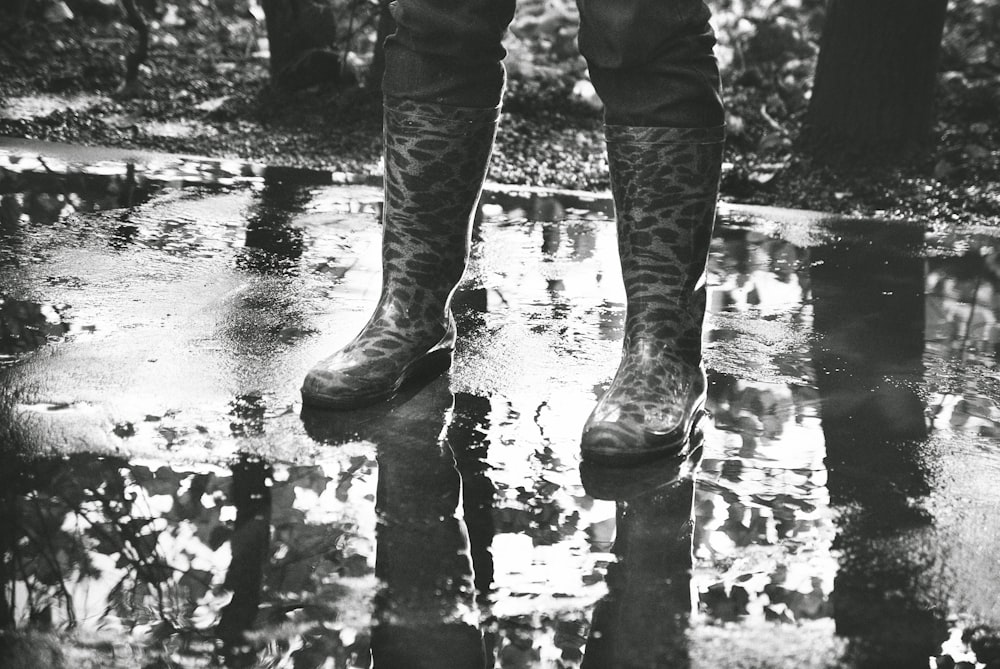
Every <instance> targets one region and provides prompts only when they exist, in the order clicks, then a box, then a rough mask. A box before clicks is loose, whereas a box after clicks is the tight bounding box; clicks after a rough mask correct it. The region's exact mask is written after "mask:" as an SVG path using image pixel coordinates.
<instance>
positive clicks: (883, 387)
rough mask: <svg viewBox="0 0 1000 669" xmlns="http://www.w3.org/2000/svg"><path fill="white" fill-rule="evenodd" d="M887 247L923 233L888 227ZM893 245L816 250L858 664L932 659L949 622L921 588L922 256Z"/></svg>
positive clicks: (820, 357) (823, 362) (844, 624)
mask: <svg viewBox="0 0 1000 669" xmlns="http://www.w3.org/2000/svg"><path fill="white" fill-rule="evenodd" d="M890 232H891V233H892V234H893V235H894V237H893V240H892V242H891V244H892V245H893V246H899V247H903V248H905V247H906V246H907V244H908V243H910V244H915V243H919V241H920V239H921V238H922V235H923V231H922V230H921V229H919V228H904V227H902V226H900V227H899V228H898V229H895V228H894V229H892V230H891V231H890ZM888 247H889V246H888V245H885V246H881V245H875V246H874V248H875V249H878V250H877V251H872V250H871V248H872V247H871V246H869V245H867V244H865V245H863V244H849V243H844V244H834V245H831V246H828V247H824V248H821V249H817V250H816V251H815V256H814V257H815V259H816V261H817V262H816V263H815V265H814V267H813V270H812V277H813V292H814V296H815V321H814V322H815V330H816V333H817V335H818V337H817V340H816V345H815V347H814V351H813V359H814V364H815V367H816V376H817V385H818V388H819V392H820V397H821V401H822V416H823V419H822V420H823V433H824V435H825V437H826V444H827V463H828V467H829V489H830V496H831V501H832V503H833V504H834V505H835V506H836V507H838V508H839V509H840V510H841V515H840V518H839V520H838V525H839V533H838V537H837V542H836V548H838V549H839V550H840V555H841V557H840V571H839V572H838V575H837V579H836V582H835V592H834V597H835V599H834V617H835V620H836V624H837V632H838V634H840V635H842V636H845V637H847V638H849V639H850V641H851V645H850V654H851V656H852V659H853V661H854V662H855V664H856V666H858V667H860V668H863V667H879V668H891V667H901V668H902V667H914V666H921V665H925V664H926V663H927V658H928V657H929V656H931V655H933V654H934V653H935V651H936V649H937V647H938V644H939V643H940V642H941V640H943V639H944V637H945V635H946V633H947V630H946V627H945V624H944V620H943V617H944V613H943V612H942V611H940V610H937V609H936V608H935V606H936V603H935V602H934V601H933V600H932V601H927V600H926V599H925V594H924V587H923V586H924V585H925V581H926V580H927V579H928V578H929V577H928V576H927V572H928V571H929V570H931V569H933V566H932V565H930V564H927V563H925V561H924V560H923V559H922V557H921V555H920V553H919V552H918V551H914V550H913V547H914V546H917V545H920V542H921V541H926V540H928V537H927V535H928V534H929V532H930V529H931V528H930V518H929V517H928V515H927V513H926V512H925V511H924V510H923V509H922V508H921V506H920V504H919V500H920V499H921V498H922V497H924V496H926V495H927V494H928V493H929V490H930V488H929V485H928V480H927V476H928V474H927V463H925V462H924V461H923V459H922V457H921V443H922V441H923V440H924V439H925V438H926V436H927V426H926V422H925V417H924V406H923V403H922V401H921V399H920V397H919V396H918V395H917V394H916V393H915V392H914V390H912V389H911V388H913V387H916V385H917V384H918V383H919V382H920V381H921V380H922V375H923V363H922V356H923V349H924V340H923V339H924V338H923V332H924V294H923V260H921V259H919V258H900V257H893V256H888V257H887V256H886V255H885V251H884V250H883V249H885V248H888Z"/></svg>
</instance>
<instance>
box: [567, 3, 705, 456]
mask: <svg viewBox="0 0 1000 669" xmlns="http://www.w3.org/2000/svg"><path fill="white" fill-rule="evenodd" d="M578 4H579V7H580V14H581V27H580V50H581V52H582V53H583V55H584V57H585V58H586V59H587V62H588V66H589V69H590V74H591V79H592V80H593V83H594V86H595V88H596V89H597V92H598V94H599V95H600V96H601V98H602V100H603V101H604V104H605V124H606V125H605V133H606V139H607V149H608V165H609V168H610V171H611V187H612V194H613V196H614V200H615V209H616V214H617V218H618V244H619V254H620V257H621V264H622V275H623V278H624V281H625V292H626V296H627V300H628V309H627V314H626V319H625V340H624V342H623V354H622V360H621V364H620V366H619V368H618V372H617V374H616V375H615V378H614V380H613V381H612V383H611V386H610V388H609V389H608V391H607V392H606V393H605V394H604V396H603V397H602V398H601V400H600V401H599V402H598V404H597V406H596V407H595V409H594V411H593V413H592V414H591V416H590V418H589V419H588V420H587V423H586V425H585V426H584V433H583V440H582V444H581V447H582V452H583V456H584V457H585V458H587V459H590V460H596V461H606V462H611V463H630V462H635V461H641V460H642V459H644V458H650V457H656V456H661V455H666V454H670V453H673V452H677V451H681V450H683V449H684V447H685V445H686V444H687V443H688V439H689V435H690V432H691V430H692V428H693V426H694V424H695V423H696V422H697V420H698V418H699V417H700V414H701V408H702V405H703V403H704V395H705V385H706V381H705V372H704V368H703V366H702V363H701V328H702V322H703V320H704V314H705V279H704V273H705V263H706V260H707V257H708V247H709V242H710V240H711V235H712V227H713V224H714V219H715V204H716V197H717V195H718V186H719V174H720V167H721V163H722V142H723V136H724V129H723V120H724V116H723V108H722V100H721V96H720V94H719V74H718V67H717V65H716V61H715V58H714V56H713V54H712V46H713V45H714V44H715V39H714V37H713V34H712V30H711V28H710V27H709V25H708V18H709V10H708V9H707V7H706V6H705V5H704V3H703V2H701V0H627V1H624V0H578Z"/></svg>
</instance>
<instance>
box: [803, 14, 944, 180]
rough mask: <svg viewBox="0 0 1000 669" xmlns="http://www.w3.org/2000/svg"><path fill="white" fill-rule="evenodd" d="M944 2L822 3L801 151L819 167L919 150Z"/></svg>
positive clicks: (929, 112) (926, 132)
mask: <svg viewBox="0 0 1000 669" xmlns="http://www.w3.org/2000/svg"><path fill="white" fill-rule="evenodd" d="M947 5H948V0H830V3H829V6H828V13H827V17H826V25H825V27H824V29H823V37H822V40H821V42H820V52H819V61H818V63H817V68H816V83H815V86H814V89H813V95H812V100H811V101H810V104H809V111H808V114H807V117H806V128H805V131H804V133H805V134H804V140H805V146H806V148H807V149H809V150H810V151H811V152H812V153H813V155H815V156H816V157H817V158H820V159H823V160H825V161H826V162H838V161H843V160H847V159H850V160H858V159H862V160H865V161H872V162H880V161H886V160H888V161H892V160H898V159H900V158H902V157H903V156H905V155H907V154H909V153H911V152H912V151H913V150H915V149H920V148H922V147H924V146H926V144H927V142H928V140H929V139H930V130H931V126H932V123H933V120H934V115H933V101H934V85H935V79H936V74H937V66H938V56H939V52H940V47H941V35H942V32H943V29H944V20H945V11H946V9H947Z"/></svg>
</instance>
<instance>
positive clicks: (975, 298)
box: [960, 272, 983, 362]
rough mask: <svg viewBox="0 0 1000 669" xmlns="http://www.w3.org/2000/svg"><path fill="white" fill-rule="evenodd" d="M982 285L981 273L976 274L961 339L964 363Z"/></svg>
mask: <svg viewBox="0 0 1000 669" xmlns="http://www.w3.org/2000/svg"><path fill="white" fill-rule="evenodd" d="M982 285H983V273H982V272H979V273H978V274H976V285H975V287H974V288H973V289H972V306H971V307H970V308H969V317H968V318H967V319H966V320H965V336H964V337H963V338H962V357H961V358H960V360H961V361H962V362H965V357H966V355H968V348H969V336H970V334H969V333H971V332H972V321H973V319H974V318H975V317H976V305H977V303H978V302H979V289H980V288H981V287H982Z"/></svg>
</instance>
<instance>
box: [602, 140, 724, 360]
mask: <svg viewBox="0 0 1000 669" xmlns="http://www.w3.org/2000/svg"><path fill="white" fill-rule="evenodd" d="M723 131H724V129H723V128H722V127H721V126H720V127H717V128H636V127H630V126H607V127H606V129H605V133H606V138H607V148H608V164H609V168H610V171H611V189H612V194H613V196H614V201H615V209H616V214H617V219H618V250H619V256H620V258H621V265H622V277H623V280H624V283H625V293H626V296H627V298H628V310H627V314H626V319H625V336H626V340H627V341H626V344H627V343H628V341H629V340H633V339H644V338H653V339H656V340H659V341H669V342H671V343H672V344H673V345H674V347H675V349H676V350H678V351H679V352H683V353H691V354H697V355H700V351H701V327H702V322H703V320H704V315H705V265H706V262H707V259H708V249H709V245H710V243H711V238H712V229H713V225H714V222H715V205H716V199H717V196H718V191H719V178H720V171H721V163H722V149H723V135H724V132H723Z"/></svg>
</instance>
